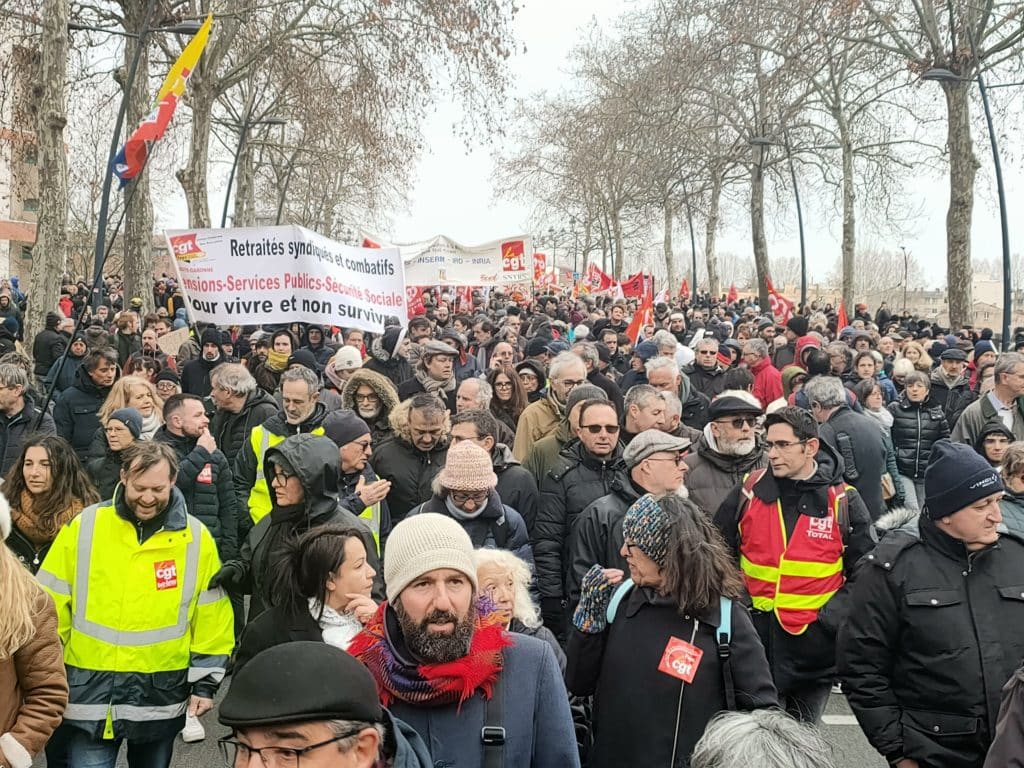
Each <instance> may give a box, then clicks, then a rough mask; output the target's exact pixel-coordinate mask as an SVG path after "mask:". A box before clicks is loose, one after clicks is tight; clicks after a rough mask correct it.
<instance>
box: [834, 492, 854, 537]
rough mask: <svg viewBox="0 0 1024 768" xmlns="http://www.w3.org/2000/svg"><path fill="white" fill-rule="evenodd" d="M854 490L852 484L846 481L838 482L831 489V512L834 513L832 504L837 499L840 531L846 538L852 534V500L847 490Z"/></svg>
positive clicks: (837, 516)
mask: <svg viewBox="0 0 1024 768" xmlns="http://www.w3.org/2000/svg"><path fill="white" fill-rule="evenodd" d="M850 490H853V486H852V485H847V484H846V483H836V484H835V485H833V486H832V487H831V488H830V489H829V507H830V508H829V510H828V511H829V514H831V513H832V509H831V505H832V504H833V503H835V502H836V501H838V502H839V510H838V513H837V514H836V518H837V520H836V522H837V523H839V531H840V533H841V534H842V536H843V538H844V539H845V538H846V537H847V536H848V535H849V534H850V532H851V531H850V528H849V525H850V501H849V498H848V497H847V495H846V494H847V491H850Z"/></svg>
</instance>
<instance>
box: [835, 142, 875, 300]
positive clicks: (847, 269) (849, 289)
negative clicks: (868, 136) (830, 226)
mask: <svg viewBox="0 0 1024 768" xmlns="http://www.w3.org/2000/svg"><path fill="white" fill-rule="evenodd" d="M840 136H841V137H842V138H841V141H842V148H843V244H842V250H843V286H842V292H843V306H844V307H846V313H847V315H848V316H849V317H852V316H853V306H854V295H853V294H854V290H853V276H854V259H855V258H856V251H857V211H856V203H857V194H856V192H855V190H854V184H853V144H852V142H851V140H850V137H849V135H848V134H847V132H846V128H845V125H843V124H842V123H840ZM865 268H866V269H870V266H868V265H865Z"/></svg>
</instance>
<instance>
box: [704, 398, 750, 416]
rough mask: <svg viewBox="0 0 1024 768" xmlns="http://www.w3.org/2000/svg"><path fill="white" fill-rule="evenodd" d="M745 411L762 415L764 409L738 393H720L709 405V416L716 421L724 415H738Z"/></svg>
mask: <svg viewBox="0 0 1024 768" xmlns="http://www.w3.org/2000/svg"><path fill="white" fill-rule="evenodd" d="M744 413H752V414H754V415H758V416H759V415H761V413H762V410H761V409H760V408H758V407H757V406H756V405H753V404H751V403H749V402H747V401H746V400H744V399H743V398H742V397H737V396H736V395H720V396H719V397H716V398H715V399H714V400H712V401H711V405H710V406H708V418H709V419H711V420H712V421H714V420H715V419H720V418H722V417H723V416H737V415H740V414H744Z"/></svg>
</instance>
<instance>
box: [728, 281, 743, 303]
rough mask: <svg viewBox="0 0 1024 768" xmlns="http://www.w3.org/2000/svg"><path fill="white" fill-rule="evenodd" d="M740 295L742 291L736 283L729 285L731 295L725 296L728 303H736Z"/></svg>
mask: <svg viewBox="0 0 1024 768" xmlns="http://www.w3.org/2000/svg"><path fill="white" fill-rule="evenodd" d="M739 297H740V292H739V291H737V290H736V283H733V284H732V285H730V286H729V295H728V296H726V297H725V301H726V303H728V304H732V303H734V302H735V301H736V300H737V299H739Z"/></svg>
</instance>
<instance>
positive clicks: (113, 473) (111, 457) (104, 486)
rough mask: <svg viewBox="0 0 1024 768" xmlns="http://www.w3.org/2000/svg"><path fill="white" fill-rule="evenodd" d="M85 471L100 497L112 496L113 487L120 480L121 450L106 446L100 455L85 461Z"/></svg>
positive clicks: (110, 497) (109, 497) (107, 497)
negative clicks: (113, 449)
mask: <svg viewBox="0 0 1024 768" xmlns="http://www.w3.org/2000/svg"><path fill="white" fill-rule="evenodd" d="M85 472H86V474H88V475H89V479H90V480H92V484H93V485H95V486H96V490H97V491H99V492H100V499H112V498H114V488H116V487H117V484H118V483H119V482H121V452H120V451H112V450H110V448H109V447H108V448H107V450H106V452H105V453H104V454H103V455H102V456H99V457H97V458H95V459H89V461H87V462H86V463H85Z"/></svg>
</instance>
